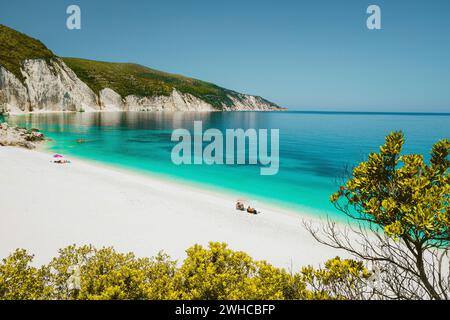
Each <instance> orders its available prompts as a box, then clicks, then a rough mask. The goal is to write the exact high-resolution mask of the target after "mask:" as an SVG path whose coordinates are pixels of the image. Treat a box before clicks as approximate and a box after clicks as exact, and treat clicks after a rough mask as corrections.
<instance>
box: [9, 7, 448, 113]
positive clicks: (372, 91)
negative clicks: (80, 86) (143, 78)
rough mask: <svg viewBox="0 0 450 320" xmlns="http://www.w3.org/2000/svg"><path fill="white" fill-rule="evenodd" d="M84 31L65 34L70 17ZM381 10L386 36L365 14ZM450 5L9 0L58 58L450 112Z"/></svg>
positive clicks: (360, 107)
mask: <svg viewBox="0 0 450 320" xmlns="http://www.w3.org/2000/svg"><path fill="white" fill-rule="evenodd" d="M70 4H77V5H79V6H80V7H81V10H82V29H81V30H76V31H69V30H67V28H66V18H67V14H66V8H67V6H68V5H70ZM370 4H377V5H379V6H380V7H381V10H382V30H379V31H370V30H368V29H367V28H366V19H367V16H368V15H367V14H366V9H367V7H368V6H369V5H370ZM449 21H450V1H448V0H428V1H425V0H395V1H394V0H390V1H383V0H371V1H366V0H305V1H302V0H295V1H294V0H293V1H287V0H286V1H283V0H278V1H275V0H273V1H266V0H240V1H237V0H226V1H225V0H223V1H216V0H208V1H204V0H171V1H161V0H158V1H154V0H146V1H144V0H142V1H139V0H128V1H118V0H115V1H107V0H82V1H76V0H71V1H66V0H41V1H34V0H29V1H25V0H15V1H10V0H0V23H1V24H5V25H7V26H10V27H12V28H15V29H17V30H19V31H21V32H24V33H27V34H29V35H31V36H33V37H35V38H38V39H40V40H41V41H42V42H44V43H45V44H46V45H47V46H48V47H49V48H50V49H52V50H53V51H54V52H55V53H56V54H58V55H61V56H72V57H82V58H89V59H96V60H104V61H116V62H136V63H139V64H143V65H146V66H149V67H153V68H156V69H160V70H163V71H168V72H173V73H179V74H184V75H187V76H192V77H195V78H198V79H202V80H207V81H210V82H214V83H216V84H218V85H221V86H223V87H226V88H230V89H234V90H237V91H241V92H246V93H251V94H258V95H261V96H263V97H265V98H267V99H269V100H272V101H274V102H277V103H278V104H280V105H283V106H286V107H290V108H298V109H303V110H354V111H428V112H450V40H449V39H450V23H449Z"/></svg>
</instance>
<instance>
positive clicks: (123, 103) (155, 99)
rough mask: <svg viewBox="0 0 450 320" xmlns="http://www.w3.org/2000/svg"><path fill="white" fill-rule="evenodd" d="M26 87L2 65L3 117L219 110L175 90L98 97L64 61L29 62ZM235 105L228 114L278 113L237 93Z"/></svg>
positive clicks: (25, 70) (0, 95)
mask: <svg viewBox="0 0 450 320" xmlns="http://www.w3.org/2000/svg"><path fill="white" fill-rule="evenodd" d="M21 71H22V75H23V77H24V79H25V81H24V84H22V82H21V81H20V80H19V79H17V78H16V77H15V75H14V74H12V73H11V72H9V71H8V70H6V69H5V68H3V67H2V66H0V114H1V113H10V114H18V113H28V112H46V111H100V110H101V111H122V110H123V111H216V110H217V108H214V107H213V106H212V105H211V104H209V103H208V102H206V101H204V100H202V99H200V98H197V97H195V96H193V95H191V94H188V93H181V92H179V91H177V90H176V89H173V91H172V93H171V94H170V95H169V96H152V97H139V96H136V95H129V96H126V97H125V98H122V97H121V96H120V95H119V94H118V93H117V92H115V91H114V90H112V89H110V88H105V89H102V90H101V91H100V92H99V94H98V96H97V95H96V94H95V93H94V92H93V91H92V90H91V89H90V88H89V87H88V86H87V85H86V84H85V83H84V82H83V81H81V80H80V79H79V78H78V77H77V75H76V74H75V73H74V72H73V71H72V69H70V68H69V67H68V66H67V65H66V64H65V63H64V62H63V61H62V60H61V59H58V58H52V59H50V60H44V59H32V60H25V61H24V62H23V64H22V69H21ZM228 97H229V98H230V100H231V101H232V102H233V105H232V106H225V105H222V109H223V110H225V111H240V110H258V111H267V110H276V109H277V108H276V107H274V106H272V105H271V104H270V103H268V102H267V101H265V100H264V99H262V98H260V97H256V96H251V95H245V94H236V95H235V96H234V95H229V96H228Z"/></svg>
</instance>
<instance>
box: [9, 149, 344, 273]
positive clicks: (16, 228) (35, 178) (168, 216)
mask: <svg viewBox="0 0 450 320" xmlns="http://www.w3.org/2000/svg"><path fill="white" fill-rule="evenodd" d="M50 160H51V155H50V154H48V153H46V152H42V151H29V150H25V149H19V148H14V147H0V177H1V182H0V257H1V258H3V257H6V256H7V255H8V254H9V253H11V252H12V251H14V250H15V249H16V248H25V249H27V250H28V251H29V252H31V253H34V254H35V255H36V256H35V263H36V264H42V263H47V262H48V261H49V260H50V259H51V257H53V256H55V255H56V254H57V250H58V249H59V248H62V247H65V246H67V245H70V244H74V243H75V244H77V245H83V244H93V245H95V246H98V247H102V246H114V247H115V248H116V249H117V250H119V251H122V252H128V251H133V252H134V253H136V255H138V256H152V255H155V254H156V253H157V252H158V251H160V250H164V251H165V252H166V253H168V254H169V255H171V256H172V257H173V258H176V259H183V258H184V256H185V253H184V250H185V249H187V248H188V247H190V246H192V245H194V244H196V243H198V244H203V245H207V243H208V242H209V241H221V242H222V241H223V242H226V243H228V244H229V246H230V247H231V248H232V249H234V250H242V251H245V252H247V253H249V254H250V255H251V256H252V257H253V258H255V259H258V260H260V259H264V260H267V261H268V262H270V263H272V264H274V265H276V266H279V267H285V268H288V269H289V268H291V267H292V268H293V269H294V270H296V269H297V268H299V267H300V266H302V265H307V264H313V265H318V264H319V263H323V262H325V261H326V260H327V259H329V258H332V257H334V256H336V255H342V252H338V251H335V250H333V249H330V248H327V247H325V246H323V245H321V244H318V243H316V241H315V240H314V239H313V238H312V237H311V235H310V234H309V233H308V232H307V231H306V230H305V229H304V228H303V226H302V224H301V220H302V218H304V217H305V216H302V215H300V214H298V213H292V212H288V211H285V210H282V209H276V208H273V207H270V206H267V205H265V204H263V203H260V204H259V208H258V209H261V210H262V212H263V213H262V214H260V215H257V216H253V215H249V214H245V213H240V212H238V211H236V210H235V207H234V206H235V201H236V198H237V197H238V195H237V196H236V197H233V196H232V195H228V194H225V195H224V194H220V193H215V192H211V191H208V190H203V189H200V188H197V187H193V186H190V185H185V184H182V183H178V182H173V181H169V180H165V179H160V178H156V177H152V176H148V175H138V174H136V173H129V172H125V171H122V170H116V169H113V168H110V167H106V166H100V165H97V164H92V163H90V162H85V161H81V160H79V159H71V160H72V163H71V164H68V165H57V164H53V163H51V162H50Z"/></svg>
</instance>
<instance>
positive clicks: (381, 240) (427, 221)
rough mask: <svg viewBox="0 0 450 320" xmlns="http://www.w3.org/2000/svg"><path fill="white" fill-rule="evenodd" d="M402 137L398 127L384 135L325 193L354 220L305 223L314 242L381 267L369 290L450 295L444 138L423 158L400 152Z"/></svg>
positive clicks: (404, 295) (401, 295)
mask: <svg viewBox="0 0 450 320" xmlns="http://www.w3.org/2000/svg"><path fill="white" fill-rule="evenodd" d="M403 144H404V137H403V134H402V133H401V132H395V133H391V134H390V135H388V136H387V137H386V142H385V144H384V145H383V146H382V147H380V151H379V152H378V153H372V154H370V155H369V157H368V160H367V161H365V162H362V163H360V164H359V165H358V166H357V167H355V168H354V169H353V173H352V175H351V177H350V179H349V180H348V181H347V182H346V183H345V184H344V185H343V186H341V187H340V189H339V190H338V192H336V193H335V194H333V195H332V196H331V199H330V200H331V201H332V203H333V204H334V205H335V207H336V208H337V209H338V210H339V211H341V212H343V213H345V214H346V215H347V216H348V217H350V218H351V220H354V221H353V222H355V221H356V224H355V223H353V224H352V225H350V224H349V225H348V226H346V227H344V228H342V227H341V226H339V225H338V224H336V223H335V222H333V221H331V220H328V223H327V224H326V225H325V226H323V227H322V228H320V229H318V228H316V227H314V226H313V225H312V224H311V223H306V224H305V225H306V227H307V229H308V230H309V231H310V232H311V233H312V235H313V236H314V237H315V238H316V239H317V240H318V241H319V242H321V243H323V244H326V245H328V246H331V247H334V248H339V249H343V250H345V251H347V252H348V253H350V254H352V255H353V256H356V257H358V258H360V259H363V260H365V261H369V262H372V263H373V265H375V266H377V268H379V269H380V272H381V274H380V281H379V282H381V283H379V284H378V286H376V287H374V288H373V291H374V292H375V293H376V297H378V298H392V299H436V300H440V299H449V298H450V278H449V276H450V265H449V257H450V253H449V244H450V209H449V206H448V202H449V197H450V185H449V181H450V177H449V168H450V161H449V160H448V155H449V152H450V142H449V141H448V140H447V139H443V140H441V141H439V142H437V143H436V144H435V145H434V146H433V147H432V150H431V159H430V161H429V164H427V163H425V161H424V157H423V156H422V155H418V154H410V155H401V151H402V147H403ZM355 225H356V227H355Z"/></svg>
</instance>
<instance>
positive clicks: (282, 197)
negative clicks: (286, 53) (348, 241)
mask: <svg viewBox="0 0 450 320" xmlns="http://www.w3.org/2000/svg"><path fill="white" fill-rule="evenodd" d="M194 120H201V121H203V128H204V130H205V129H208V128H217V129H220V130H222V132H225V129H234V128H243V129H247V128H255V129H259V128H261V129H271V128H273V129H279V130H280V170H279V173H278V174H277V175H274V176H261V175H260V167H259V165H211V166H210V165H181V166H176V165H174V164H173V163H172V161H171V151H172V148H173V146H174V145H175V142H172V141H171V133H172V130H173V129H177V128H187V129H192V126H193V121H194ZM7 121H8V122H9V123H11V124H14V125H21V126H27V127H30V128H31V127H34V128H39V129H41V130H42V131H43V132H44V133H45V134H47V135H48V136H49V137H51V138H52V139H54V141H53V142H52V143H51V144H50V145H49V147H50V149H51V150H53V151H54V152H58V153H64V154H68V155H73V156H78V157H83V158H87V159H90V160H95V161H100V162H103V163H107V164H112V165H117V166H121V167H125V168H129V169H133V170H139V171H143V172H148V173H153V174H155V173H156V174H160V175H164V176H168V177H171V178H175V179H181V180H184V181H189V182H192V183H199V184H202V185H204V186H208V187H209V188H216V189H219V190H221V189H222V190H228V191H232V192H234V193H236V194H239V195H241V196H242V197H249V198H251V199H264V200H265V201H270V202H275V203H277V204H282V205H284V206H287V207H290V208H292V209H298V210H308V211H310V212H311V213H313V214H316V215H325V214H331V215H338V214H339V213H337V212H336V210H335V209H334V208H333V207H332V205H331V204H330V203H329V201H328V198H329V195H330V194H331V193H332V192H334V191H335V190H336V188H337V185H338V181H339V179H340V178H341V177H342V176H343V175H344V174H345V171H346V169H347V168H349V167H351V166H352V165H354V164H356V163H357V162H359V161H361V160H363V159H364V158H365V157H366V156H367V155H368V153H369V152H372V151H376V150H377V149H378V147H379V145H381V144H382V143H383V141H384V137H385V135H387V134H388V133H389V132H390V131H393V130H403V132H404V133H405V135H406V146H405V149H404V150H405V152H420V153H426V154H427V153H428V152H429V150H430V148H431V145H432V144H433V143H434V142H436V141H437V140H439V139H441V138H445V137H449V136H450V115H447V114H441V115H431V114H372V113H309V112H306V113H304V112H267V113H266V112H264V113H258V112H225V113H221V112H213V113H148V112H147V113H146V112H118V113H71V114H35V115H23V116H11V117H8V118H7ZM78 139H82V140H86V142H85V143H77V140H78Z"/></svg>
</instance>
